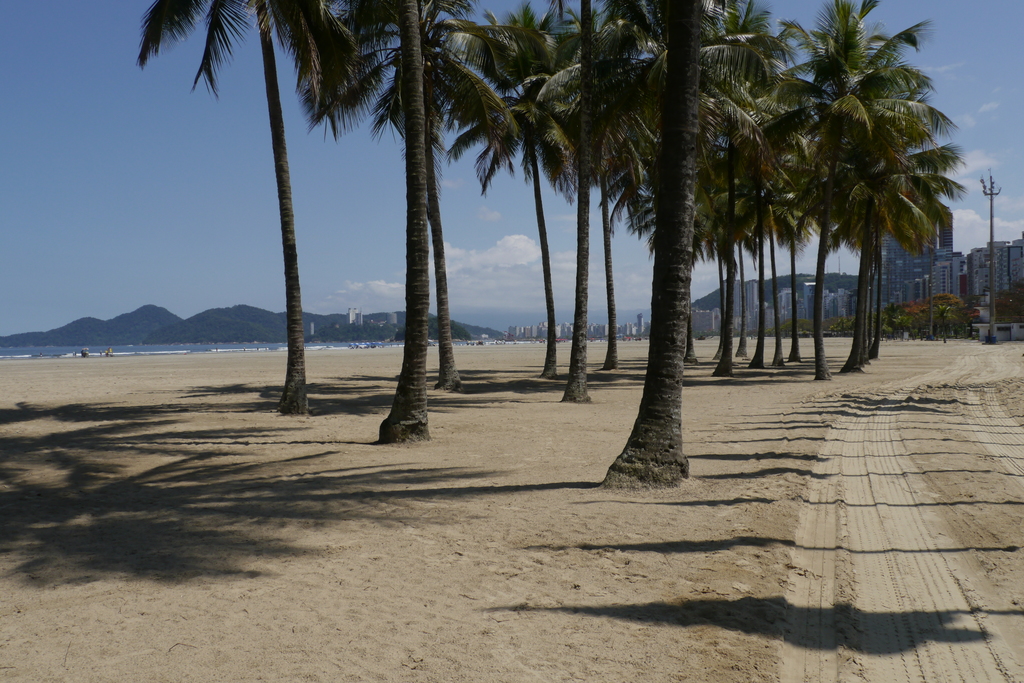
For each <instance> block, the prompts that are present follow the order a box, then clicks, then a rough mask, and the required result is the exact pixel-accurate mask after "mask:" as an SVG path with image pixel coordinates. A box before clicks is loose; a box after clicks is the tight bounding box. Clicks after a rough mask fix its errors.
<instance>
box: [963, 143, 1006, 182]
mask: <svg viewBox="0 0 1024 683" xmlns="http://www.w3.org/2000/svg"><path fill="white" fill-rule="evenodd" d="M998 167H999V160H998V159H996V158H995V157H993V156H991V155H990V154H989V153H988V152H986V151H985V150H983V149H972V150H971V151H970V152H968V153H967V154H965V155H964V166H963V168H962V169H961V170H960V173H959V174H958V175H957V179H958V180H964V179H970V178H975V177H978V171H984V170H985V169H989V168H998Z"/></svg>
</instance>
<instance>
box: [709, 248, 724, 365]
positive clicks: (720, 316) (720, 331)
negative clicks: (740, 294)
mask: <svg viewBox="0 0 1024 683" xmlns="http://www.w3.org/2000/svg"><path fill="white" fill-rule="evenodd" d="M724 344H725V273H723V272H722V256H721V254H719V256H718V349H717V350H716V351H715V355H714V356H712V357H711V360H712V361H713V362H715V363H717V362H718V361H720V360H722V348H723V347H724Z"/></svg>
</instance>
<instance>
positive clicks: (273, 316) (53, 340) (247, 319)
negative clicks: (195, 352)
mask: <svg viewBox="0 0 1024 683" xmlns="http://www.w3.org/2000/svg"><path fill="white" fill-rule="evenodd" d="M396 317H397V319H398V320H397V324H395V323H389V322H388V314H387V313H371V314H368V315H364V316H363V324H362V325H350V324H349V322H348V315H345V314H341V313H335V314H330V315H319V314H316V313H303V321H304V323H305V326H306V341H307V342H313V343H316V342H347V341H386V340H389V339H394V338H396V336H397V337H398V338H401V337H402V334H403V332H404V328H405V313H404V312H399V313H398V314H397V316H396ZM430 323H431V325H430V328H431V331H430V334H431V336H432V337H433V338H436V337H437V318H436V317H434V316H431V321H430ZM310 329H312V330H313V333H312V334H310ZM482 335H488V336H490V337H499V338H500V336H501V333H500V332H498V331H497V330H492V329H490V328H486V327H477V326H475V325H466V324H463V323H457V322H456V321H454V320H453V321H452V336H453V337H455V338H456V339H465V340H469V339H471V338H472V337H473V336H476V337H480V336H482ZM286 338H287V327H286V322H285V314H284V313H273V312H271V311H265V310H263V309H261V308H255V307H253V306H243V305H239V306H232V307H230V308H211V309H209V310H206V311H203V312H202V313H197V314H196V315H194V316H192V317H191V318H184V319H183V318H180V317H178V316H176V315H175V314H173V313H171V312H170V311H168V310H167V309H166V308H161V307H160V306H154V305H152V304H149V305H146V306H142V307H141V308H138V309H136V310H134V311H132V312H131V313H124V314H122V315H119V316H117V317H115V318H111V319H110V320H99V319H98V318H79V319H78V320H75V321H74V322H71V323H68V324H67V325H64V326H63V327H58V328H56V329H53V330H49V331H46V332H24V333H21V334H12V335H8V336H6V337H0V347H23V346H128V345H135V344H230V343H245V342H265V343H284V342H285V341H286Z"/></svg>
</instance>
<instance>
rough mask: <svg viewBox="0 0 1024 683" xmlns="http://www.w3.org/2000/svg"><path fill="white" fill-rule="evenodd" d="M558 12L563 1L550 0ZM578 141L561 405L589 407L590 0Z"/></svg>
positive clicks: (583, 19) (584, 0) (584, 8)
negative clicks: (568, 342) (572, 283)
mask: <svg viewBox="0 0 1024 683" xmlns="http://www.w3.org/2000/svg"><path fill="white" fill-rule="evenodd" d="M554 4H555V5H557V6H558V7H559V9H561V7H562V6H563V0H554ZM579 21H580V57H579V83H580V97H579V137H578V138H577V144H576V182H577V189H576V289H575V297H574V306H575V310H574V312H573V318H572V348H571V349H570V351H569V377H568V380H567V382H566V385H565V393H563V394H562V401H563V402H569V403H589V402H590V393H589V392H588V390H587V306H588V303H589V296H588V293H589V286H590V272H589V271H590V184H591V182H592V180H591V179H592V177H593V170H592V161H591V154H592V150H591V139H590V138H591V127H592V122H591V116H592V111H593V104H592V99H593V88H594V84H593V69H594V47H593V43H594V20H593V11H592V9H591V3H590V0H580V19H579Z"/></svg>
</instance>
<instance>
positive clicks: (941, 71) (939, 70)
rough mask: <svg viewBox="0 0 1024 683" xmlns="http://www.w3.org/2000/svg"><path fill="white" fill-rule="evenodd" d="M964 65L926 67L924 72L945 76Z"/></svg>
mask: <svg viewBox="0 0 1024 683" xmlns="http://www.w3.org/2000/svg"><path fill="white" fill-rule="evenodd" d="M965 63H966V62H957V63H956V64H945V65H943V66H926V67H924V70H925V71H928V72H931V73H934V74H945V73H949V72H950V71H955V70H956V69H959V68H960V67H962V66H963V65H964V64H965Z"/></svg>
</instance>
